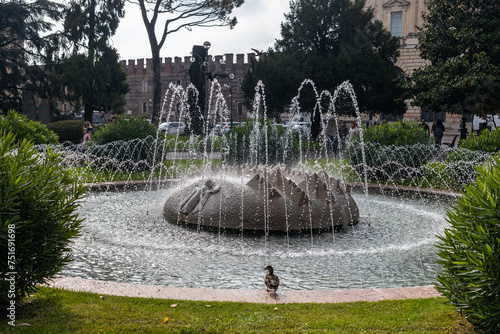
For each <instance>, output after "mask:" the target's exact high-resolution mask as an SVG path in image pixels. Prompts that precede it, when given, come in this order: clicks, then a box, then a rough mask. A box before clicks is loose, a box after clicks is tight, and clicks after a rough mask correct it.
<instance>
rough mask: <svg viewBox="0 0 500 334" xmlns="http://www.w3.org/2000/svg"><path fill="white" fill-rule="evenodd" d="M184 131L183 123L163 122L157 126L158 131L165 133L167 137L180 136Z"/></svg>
mask: <svg viewBox="0 0 500 334" xmlns="http://www.w3.org/2000/svg"><path fill="white" fill-rule="evenodd" d="M185 130H186V124H184V122H165V123H161V124H160V125H159V126H158V131H160V132H166V133H167V135H182V134H183V133H184V131H185Z"/></svg>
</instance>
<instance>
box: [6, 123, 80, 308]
mask: <svg viewBox="0 0 500 334" xmlns="http://www.w3.org/2000/svg"><path fill="white" fill-rule="evenodd" d="M16 141H17V140H16V138H15V136H14V135H13V134H12V133H8V134H6V133H5V132H3V131H2V134H1V138H0V224H1V225H0V253H1V254H2V257H1V258H0V276H1V277H2V279H1V280H0V305H1V306H2V310H3V311H2V314H3V313H4V312H5V310H6V309H5V308H4V306H5V305H6V304H7V303H8V302H9V300H12V298H11V297H10V296H8V291H9V290H10V287H11V282H9V281H7V280H6V278H13V279H14V280H13V282H14V283H15V288H13V289H14V290H15V295H16V297H15V300H16V303H20V302H21V297H23V296H25V295H26V294H27V293H30V292H32V291H33V290H34V289H36V286H37V285H38V284H42V283H46V282H47V280H48V279H49V278H51V277H53V276H54V275H55V274H56V273H58V272H59V271H60V270H61V268H62V267H63V266H64V265H66V264H68V263H69V262H70V261H71V260H72V256H71V252H70V251H71V249H70V247H69V243H70V241H71V239H73V238H74V237H75V236H77V235H78V232H79V229H80V223H81V220H80V219H78V215H77V214H76V213H75V210H76V209H77V207H78V201H79V200H80V199H82V198H83V196H84V193H85V190H86V189H85V188H84V187H83V186H81V185H78V184H76V183H75V182H73V180H72V179H71V178H70V177H69V176H68V174H67V173H66V172H65V170H64V169H63V167H62V164H61V161H62V159H61V157H59V155H58V154H56V153H54V152H53V151H52V150H50V149H49V150H47V152H46V153H44V155H41V154H38V153H37V151H35V150H34V149H33V146H32V144H31V143H29V142H28V141H27V140H23V141H21V142H16ZM8 255H9V257H7V256H8ZM8 272H14V274H9V275H7V273H8Z"/></svg>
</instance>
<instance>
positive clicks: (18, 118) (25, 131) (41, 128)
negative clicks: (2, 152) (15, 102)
mask: <svg viewBox="0 0 500 334" xmlns="http://www.w3.org/2000/svg"><path fill="white" fill-rule="evenodd" d="M0 129H2V131H5V133H8V132H12V133H13V134H15V138H16V140H17V141H19V142H20V141H22V140H23V139H28V140H30V141H31V142H32V143H33V144H34V145H40V144H57V143H58V137H57V134H56V133H55V132H53V131H50V130H49V129H48V128H47V127H46V126H45V125H43V124H42V123H40V122H35V121H31V120H29V119H28V117H26V115H22V114H18V113H17V112H15V111H13V110H10V111H9V112H8V113H7V116H5V117H0Z"/></svg>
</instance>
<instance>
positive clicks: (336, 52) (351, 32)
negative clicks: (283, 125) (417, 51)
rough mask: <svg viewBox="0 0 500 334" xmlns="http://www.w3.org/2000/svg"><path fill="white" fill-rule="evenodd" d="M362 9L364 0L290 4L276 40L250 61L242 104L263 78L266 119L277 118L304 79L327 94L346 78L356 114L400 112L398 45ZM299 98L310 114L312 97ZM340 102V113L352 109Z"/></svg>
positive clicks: (332, 0) (393, 38)
mask: <svg viewBox="0 0 500 334" xmlns="http://www.w3.org/2000/svg"><path fill="white" fill-rule="evenodd" d="M364 7H365V1H364V0H355V1H351V0H309V1H298V0H295V1H291V2H290V13H288V14H286V15H285V19H286V21H285V22H283V23H282V24H281V39H278V40H277V41H276V44H275V46H274V48H271V49H269V50H268V52H267V53H266V54H264V57H259V60H258V61H255V62H253V64H252V66H251V68H250V70H249V72H248V73H247V75H246V76H245V79H244V82H243V90H244V92H245V97H246V99H247V102H250V99H252V98H253V94H254V92H255V91H254V87H255V85H256V83H257V81H258V80H262V81H263V83H264V85H265V90H266V95H267V98H266V102H267V110H268V113H269V114H270V115H269V116H271V117H276V115H277V114H279V113H281V112H283V111H284V110H285V109H286V107H287V106H288V105H289V103H290V101H291V99H292V98H293V97H294V96H295V95H296V94H297V89H298V88H299V86H300V84H301V82H302V81H303V80H304V79H311V80H312V81H313V82H314V83H315V85H316V87H317V89H318V90H319V91H322V90H329V91H330V92H332V93H333V91H334V90H335V88H336V87H337V86H339V85H340V84H341V83H342V82H344V81H346V80H349V81H350V82H351V84H352V85H353V87H354V90H355V93H356V96H357V100H358V103H359V107H360V109H361V111H364V112H369V113H374V112H380V113H397V114H400V113H403V112H404V110H405V104H404V102H403V101H402V100H401V99H400V97H401V95H402V89H401V88H399V83H400V80H401V78H402V75H401V71H400V70H398V68H397V67H396V66H395V65H394V63H395V61H396V59H397V57H398V55H399V53H398V48H399V41H398V39H397V38H395V37H391V35H390V33H389V32H388V31H387V30H385V29H384V28H383V26H382V23H381V22H380V21H374V20H373V10H371V9H368V10H367V9H365V8H364ZM307 95H309V97H307ZM301 99H302V97H301ZM303 100H304V101H303V102H305V104H306V106H305V108H304V107H303V108H302V109H303V110H305V111H307V110H312V109H313V105H314V103H316V99H315V98H314V96H312V97H311V96H310V93H309V94H305V96H304V98H303ZM345 102H346V100H345V99H342V98H340V99H339V100H338V103H339V106H340V108H337V111H338V112H339V113H350V112H352V111H353V110H352V108H351V107H350V106H349V104H348V103H345Z"/></svg>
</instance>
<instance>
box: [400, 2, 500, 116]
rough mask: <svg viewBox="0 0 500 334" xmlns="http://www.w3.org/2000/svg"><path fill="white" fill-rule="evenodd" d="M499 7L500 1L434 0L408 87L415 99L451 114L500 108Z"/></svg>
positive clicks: (431, 3) (491, 112)
mask: <svg viewBox="0 0 500 334" xmlns="http://www.w3.org/2000/svg"><path fill="white" fill-rule="evenodd" d="M499 24H500V7H499V6H498V2H497V1H496V0H484V1H469V0H450V1H443V0H431V1H429V3H428V13H427V14H424V25H423V26H422V27H421V30H422V31H421V33H420V35H419V42H420V44H419V50H420V52H421V56H422V57H423V58H424V59H426V60H429V61H430V64H428V65H425V66H423V67H421V68H419V69H416V70H415V71H414V72H413V74H412V77H411V79H412V80H411V82H409V85H408V88H409V89H410V92H411V94H412V95H413V97H414V100H415V104H416V105H418V106H421V107H429V108H435V109H436V110H441V111H446V112H452V113H461V114H464V113H469V114H494V113H497V112H498V109H499V107H500V93H499V92H500V90H499V89H498V83H499V81H500V49H499V48H498V45H499V44H500V34H498V33H497V31H496V27H498V25H499Z"/></svg>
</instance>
